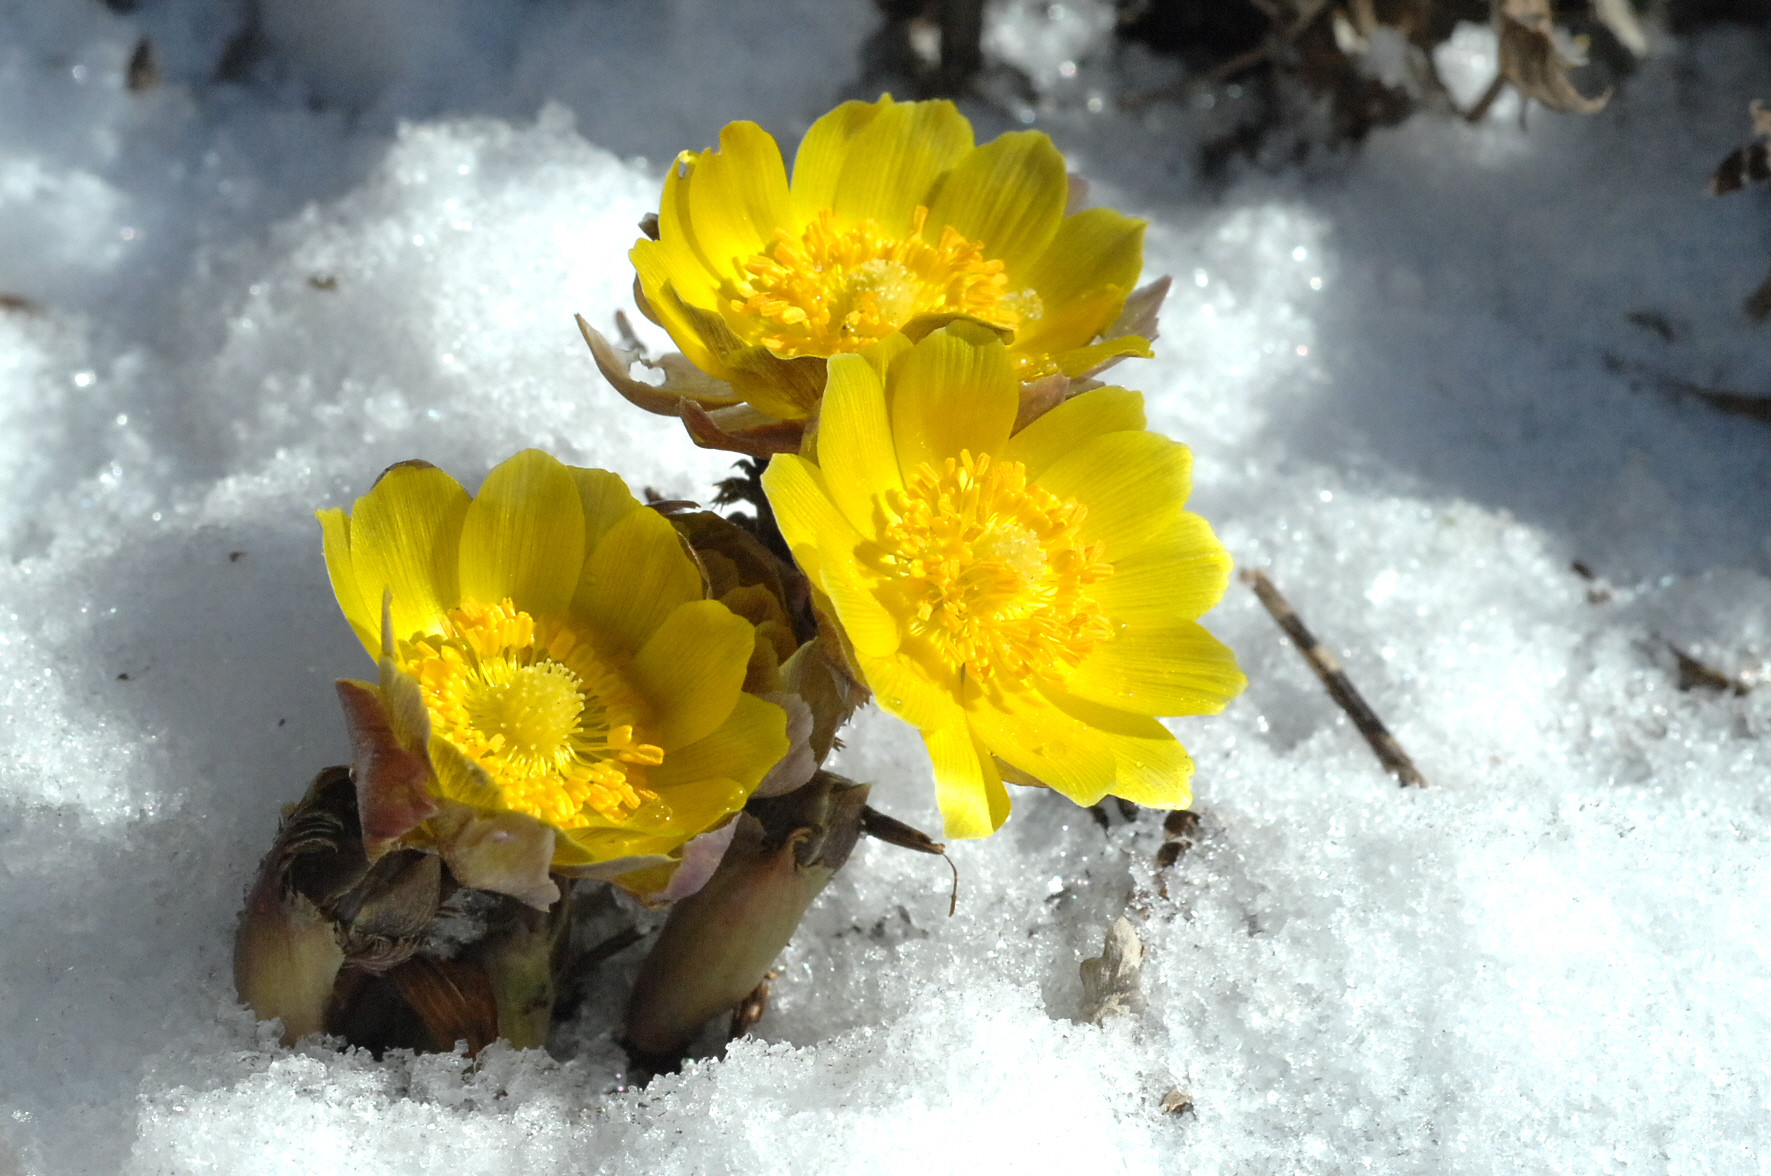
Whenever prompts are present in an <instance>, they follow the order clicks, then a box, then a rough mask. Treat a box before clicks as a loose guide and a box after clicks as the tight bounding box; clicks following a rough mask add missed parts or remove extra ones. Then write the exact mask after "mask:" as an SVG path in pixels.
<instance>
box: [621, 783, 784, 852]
mask: <svg viewBox="0 0 1771 1176" xmlns="http://www.w3.org/2000/svg"><path fill="white" fill-rule="evenodd" d="M750 787H754V785H751V786H750ZM750 787H746V786H745V785H743V784H740V783H739V782H738V781H736V780H727V779H722V778H719V777H708V778H706V779H703V780H700V781H697V782H696V784H695V786H694V787H692V788H676V789H673V790H672V791H671V793H670V795H669V797H668V798H667V799H664V800H661V801H659V802H656V803H653V804H648V805H647V806H646V807H644V808H642V809H640V810H639V811H638V812H637V813H634V814H633V815H632V816H630V817H628V818H626V819H625V820H624V821H623V822H622V825H623V828H624V829H625V830H627V831H629V832H632V833H640V834H644V835H646V836H647V837H649V838H653V839H656V840H652V841H650V842H649V843H648V842H638V843H633V842H630V843H629V844H628V847H627V848H626V850H625V851H624V852H627V853H632V852H634V851H636V850H637V851H639V852H642V853H647V852H658V851H659V850H663V851H665V852H670V853H675V852H676V851H677V850H679V849H681V847H682V844H683V842H685V841H687V840H688V839H689V838H691V837H693V836H695V835H696V834H697V833H700V832H703V831H704V830H706V829H707V828H709V827H710V826H712V825H713V824H715V823H716V822H717V821H719V820H720V818H722V817H724V816H725V815H726V814H727V813H731V812H736V811H737V810H738V809H741V808H743V807H744V801H745V799H746V798H747V797H748V796H749V795H750Z"/></svg>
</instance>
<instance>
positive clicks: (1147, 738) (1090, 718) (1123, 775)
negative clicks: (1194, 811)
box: [1046, 690, 1193, 809]
mask: <svg viewBox="0 0 1771 1176" xmlns="http://www.w3.org/2000/svg"><path fill="white" fill-rule="evenodd" d="M1046 697H1048V698H1049V699H1050V700H1051V701H1052V703H1053V704H1054V705H1055V706H1056V707H1057V709H1058V710H1059V711H1060V712H1062V713H1063V714H1064V715H1065V717H1066V718H1067V719H1069V720H1070V721H1072V722H1075V723H1079V724H1081V725H1083V726H1084V727H1087V728H1090V729H1092V730H1094V731H1095V732H1097V733H1098V736H1099V738H1101V739H1102V740H1103V741H1104V742H1105V745H1106V746H1107V747H1108V748H1109V749H1111V751H1112V753H1113V787H1112V788H1111V790H1110V791H1111V792H1112V793H1113V795H1114V796H1117V797H1120V798H1121V799H1123V800H1129V801H1131V802H1132V803H1133V804H1137V805H1142V806H1143V807H1145V808H1166V809H1181V808H1186V807H1187V806H1188V805H1190V804H1192V803H1193V787H1192V779H1193V760H1192V757H1190V756H1189V755H1188V754H1187V751H1186V749H1185V748H1184V747H1182V746H1181V744H1180V741H1179V740H1177V739H1176V738H1175V737H1174V734H1173V733H1172V732H1171V731H1169V729H1168V728H1167V727H1164V726H1163V725H1162V724H1161V723H1159V722H1157V721H1156V720H1155V719H1152V718H1149V717H1147V716H1144V715H1132V714H1127V713H1126V712H1124V711H1121V710H1117V709H1115V708H1113V707H1105V706H1101V705H1099V704H1098V703H1093V702H1089V701H1087V700H1085V699H1081V698H1076V697H1074V696H1073V695H1068V694H1065V693H1063V692H1062V691H1056V690H1048V691H1046ZM1091 803H1092V802H1091Z"/></svg>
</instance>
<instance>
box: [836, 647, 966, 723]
mask: <svg viewBox="0 0 1771 1176" xmlns="http://www.w3.org/2000/svg"><path fill="white" fill-rule="evenodd" d="M855 662H856V668H857V669H859V670H860V671H861V676H862V677H863V678H865V679H866V681H867V688H868V689H869V690H872V691H873V697H874V701H875V702H877V703H879V706H880V709H881V710H884V711H885V712H887V713H888V714H893V715H896V716H898V717H899V718H900V719H903V720H904V721H905V722H906V723H909V724H910V725H911V726H912V727H917V728H920V729H922V730H924V731H929V730H934V729H935V728H937V727H952V726H955V725H957V724H960V723H963V722H964V721H965V712H964V711H962V710H961V709H960V706H959V702H958V700H957V691H956V689H955V685H954V684H952V683H947V682H940V681H936V680H934V679H932V678H931V677H930V675H929V674H928V672H927V669H926V667H925V666H924V665H922V664H920V663H918V662H916V661H914V660H912V659H911V658H910V657H907V656H894V657H869V656H867V655H866V654H863V653H860V652H859V651H857V652H856V655H855Z"/></svg>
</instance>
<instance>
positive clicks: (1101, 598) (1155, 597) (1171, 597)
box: [1089, 511, 1230, 629]
mask: <svg viewBox="0 0 1771 1176" xmlns="http://www.w3.org/2000/svg"><path fill="white" fill-rule="evenodd" d="M1161 526H1162V529H1161V532H1160V533H1159V534H1157V535H1156V536H1155V537H1153V538H1150V539H1148V540H1147V541H1145V542H1144V543H1143V544H1142V545H1141V546H1140V547H1138V548H1137V549H1136V550H1133V551H1127V552H1124V553H1123V554H1121V555H1120V557H1119V558H1117V559H1116V558H1114V556H1113V554H1112V549H1111V548H1109V549H1108V554H1107V561H1108V562H1109V563H1111V564H1112V565H1113V574H1112V575H1111V576H1108V577H1107V578H1106V579H1105V580H1103V581H1101V582H1100V583H1098V584H1094V585H1091V586H1090V587H1089V595H1090V596H1092V597H1094V599H1095V602H1096V603H1097V604H1099V605H1100V606H1101V610H1102V611H1103V612H1104V613H1106V615H1107V616H1108V618H1109V619H1111V620H1112V621H1113V623H1114V624H1115V625H1118V626H1123V627H1126V628H1128V629H1131V628H1151V629H1161V628H1166V627H1168V626H1171V625H1173V624H1174V623H1175V622H1177V621H1190V620H1192V619H1193V618H1194V617H1197V616H1199V615H1201V614H1202V613H1204V612H1206V610H1208V609H1210V608H1211V607H1212V606H1213V605H1215V604H1216V603H1217V602H1218V601H1219V600H1220V599H1222V598H1223V595H1224V587H1225V585H1226V584H1228V583H1229V580H1230V553H1229V552H1227V551H1225V550H1224V545H1223V544H1222V543H1219V542H1218V538H1217V536H1216V535H1214V534H1212V530H1211V526H1210V525H1209V524H1208V523H1207V522H1206V521H1205V520H1204V519H1202V518H1200V517H1199V516H1198V515H1196V514H1193V513H1192V512H1191V511H1180V512H1178V513H1175V514H1172V515H1169V516H1168V517H1167V518H1166V520H1165V521H1162V523H1161Z"/></svg>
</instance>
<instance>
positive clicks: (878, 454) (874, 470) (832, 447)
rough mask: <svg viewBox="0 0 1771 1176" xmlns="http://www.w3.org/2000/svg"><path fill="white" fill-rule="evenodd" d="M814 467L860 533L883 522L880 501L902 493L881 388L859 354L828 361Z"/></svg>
mask: <svg viewBox="0 0 1771 1176" xmlns="http://www.w3.org/2000/svg"><path fill="white" fill-rule="evenodd" d="M818 465H819V468H820V469H821V470H823V472H824V484H825V486H827V487H828V488H829V490H830V494H831V497H832V498H834V499H835V500H836V505H837V507H838V508H839V509H841V511H842V513H843V516H844V517H845V518H847V519H848V521H849V522H850V523H851V524H852V525H853V526H854V528H855V529H856V530H857V531H859V532H861V533H862V534H864V535H877V534H878V533H879V530H880V528H881V527H882V526H884V525H885V523H886V521H887V520H886V517H885V514H884V512H883V510H882V499H883V497H884V496H885V495H886V494H889V493H892V492H894V491H897V492H901V491H902V490H903V489H904V482H903V480H902V479H901V478H900V477H899V476H898V458H897V455H896V454H895V453H894V452H893V450H892V427H891V422H890V420H889V419H888V418H887V416H886V403H885V388H884V386H883V385H882V384H881V383H880V379H879V376H878V375H876V374H875V373H874V370H873V368H872V366H871V365H869V364H868V362H867V361H866V360H865V359H862V358H861V357H860V356H858V355H838V356H833V357H832V358H831V360H830V381H829V383H828V384H826V385H825V388H824V406H823V408H822V409H821V410H820V413H819V417H818Z"/></svg>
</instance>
